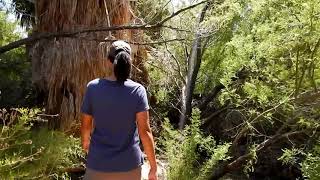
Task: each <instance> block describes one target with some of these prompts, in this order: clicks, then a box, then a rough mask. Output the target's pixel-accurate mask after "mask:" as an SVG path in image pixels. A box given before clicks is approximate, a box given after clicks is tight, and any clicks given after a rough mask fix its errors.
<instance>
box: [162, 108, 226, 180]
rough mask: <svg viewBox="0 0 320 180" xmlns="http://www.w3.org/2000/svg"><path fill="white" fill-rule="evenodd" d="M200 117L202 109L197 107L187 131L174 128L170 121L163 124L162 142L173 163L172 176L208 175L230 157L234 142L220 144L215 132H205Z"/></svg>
mask: <svg viewBox="0 0 320 180" xmlns="http://www.w3.org/2000/svg"><path fill="white" fill-rule="evenodd" d="M199 118H200V112H199V110H197V109H195V110H194V111H193V113H192V124H191V125H189V126H187V127H186V128H185V129H184V130H183V131H179V130H174V129H173V128H172V126H171V125H170V123H169V122H168V121H166V122H165V123H164V125H163V128H164V130H163V137H162V138H163V139H162V140H161V144H162V145H163V146H164V152H163V153H164V155H165V157H166V159H167V161H168V164H169V167H168V179H169V180H202V179H206V178H207V176H208V174H210V173H211V172H212V168H214V167H215V166H216V165H218V163H221V161H224V160H227V159H228V158H229V157H228V155H227V152H228V149H229V147H230V144H228V143H226V144H223V145H218V144H217V143H216V142H215V141H214V139H213V137H212V136H205V135H204V134H203V133H202V132H201V130H200V128H199V127H200V119H199ZM204 156H206V157H207V158H204Z"/></svg>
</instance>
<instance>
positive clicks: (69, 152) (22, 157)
mask: <svg viewBox="0 0 320 180" xmlns="http://www.w3.org/2000/svg"><path fill="white" fill-rule="evenodd" d="M38 112H39V111H38V110H36V109H30V110H29V109H16V110H13V113H11V114H8V113H5V111H4V110H3V111H2V112H1V113H0V115H1V116H0V119H2V122H3V123H4V124H2V125H1V127H0V128H1V133H0V179H31V178H36V179H57V178H59V177H67V176H68V174H67V173H66V168H72V167H78V166H79V165H81V164H82V163H81V160H82V159H83V158H84V155H83V153H82V150H81V147H80V141H79V139H77V138H74V137H72V136H66V135H65V134H63V133H62V132H56V131H50V130H48V129H47V128H45V127H41V128H37V127H36V125H35V123H36V122H37V121H40V119H39V118H37V117H36V114H37V113H38Z"/></svg>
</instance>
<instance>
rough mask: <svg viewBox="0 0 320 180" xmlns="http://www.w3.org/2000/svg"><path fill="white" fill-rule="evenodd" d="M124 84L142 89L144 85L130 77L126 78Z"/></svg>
mask: <svg viewBox="0 0 320 180" xmlns="http://www.w3.org/2000/svg"><path fill="white" fill-rule="evenodd" d="M125 85H126V86H129V87H134V88H143V89H144V86H143V85H142V84H140V83H138V82H136V81H133V80H131V79H128V80H127V81H126V82H125Z"/></svg>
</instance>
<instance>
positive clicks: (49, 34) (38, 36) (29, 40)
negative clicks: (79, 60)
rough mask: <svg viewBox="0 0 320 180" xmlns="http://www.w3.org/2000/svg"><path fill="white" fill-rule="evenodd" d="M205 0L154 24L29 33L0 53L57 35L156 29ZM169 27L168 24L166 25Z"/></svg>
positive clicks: (0, 48) (1, 48)
mask: <svg viewBox="0 0 320 180" xmlns="http://www.w3.org/2000/svg"><path fill="white" fill-rule="evenodd" d="M207 1H208V0H206V1H201V2H199V3H197V4H194V5H191V6H188V7H185V8H182V9H180V10H178V11H177V12H175V13H173V14H171V15H170V16H168V17H166V18H164V19H163V20H161V21H160V22H158V23H156V24H152V25H150V24H129V25H121V26H111V27H93V28H84V29H79V30H75V31H67V32H63V31H62V32H46V33H37V34H34V35H31V36H30V37H27V38H24V39H20V40H18V41H15V42H12V43H9V44H7V45H5V46H2V47H0V54H2V53H5V52H7V51H10V50H12V49H15V48H18V47H20V46H22V45H26V44H32V43H34V42H36V41H39V40H41V39H52V38H57V37H73V36H76V35H79V34H84V33H92V32H108V31H121V30H130V29H141V30H147V29H156V28H159V27H162V26H163V25H164V23H166V22H167V21H169V20H170V19H172V18H174V17H175V16H177V15H179V14H180V13H182V12H184V11H187V10H189V9H192V8H194V7H197V6H199V5H201V4H203V3H205V2H207ZM167 27H169V26H167Z"/></svg>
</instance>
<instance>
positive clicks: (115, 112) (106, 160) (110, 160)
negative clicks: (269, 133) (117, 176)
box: [81, 79, 149, 172]
mask: <svg viewBox="0 0 320 180" xmlns="http://www.w3.org/2000/svg"><path fill="white" fill-rule="evenodd" d="M148 109H149V105H148V100H147V94H146V90H145V88H144V87H143V86H142V85H141V84H139V83H136V82H134V81H132V80H129V79H128V80H126V81H125V82H124V84H120V83H118V82H116V81H110V80H106V79H95V80H93V81H90V82H89V83H88V85H87V90H86V93H85V96H84V100H83V104H82V107H81V111H82V112H83V113H85V114H89V115H92V116H93V119H94V121H93V122H94V131H93V133H92V135H91V141H90V147H89V153H88V157H87V167H88V168H90V169H93V170H97V171H103V172H121V171H130V170H132V169H135V168H137V167H138V166H140V165H142V164H143V158H142V152H141V149H140V147H139V144H140V141H139V135H138V130H137V126H136V113H138V112H142V111H147V110H148Z"/></svg>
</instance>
